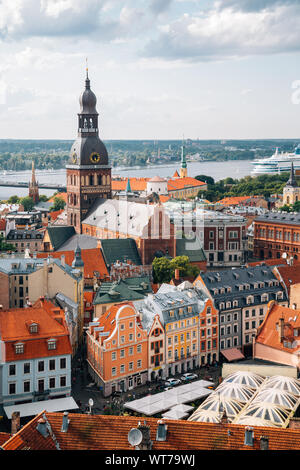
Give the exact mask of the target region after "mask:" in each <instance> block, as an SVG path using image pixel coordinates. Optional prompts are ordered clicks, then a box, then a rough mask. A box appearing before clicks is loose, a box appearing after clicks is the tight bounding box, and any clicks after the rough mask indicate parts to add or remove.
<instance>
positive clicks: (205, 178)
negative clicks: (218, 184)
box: [195, 175, 215, 185]
mask: <svg viewBox="0 0 300 470" xmlns="http://www.w3.org/2000/svg"><path fill="white" fill-rule="evenodd" d="M195 179H196V180H198V181H203V183H204V182H206V183H207V184H211V185H212V184H215V180H214V179H213V178H212V177H211V176H206V175H198V176H195Z"/></svg>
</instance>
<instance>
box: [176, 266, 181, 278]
mask: <svg viewBox="0 0 300 470" xmlns="http://www.w3.org/2000/svg"><path fill="white" fill-rule="evenodd" d="M179 277H180V276H179V269H178V268H176V269H175V279H176V280H179Z"/></svg>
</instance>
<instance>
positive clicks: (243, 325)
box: [194, 265, 288, 354]
mask: <svg viewBox="0 0 300 470" xmlns="http://www.w3.org/2000/svg"><path fill="white" fill-rule="evenodd" d="M194 284H195V285H196V286H198V287H199V288H201V289H204V290H205V291H206V293H207V295H209V296H210V298H211V299H212V300H213V301H214V305H215V308H217V309H218V311H219V347H220V352H221V353H222V351H225V350H228V349H232V348H238V349H240V350H242V351H244V352H245V354H251V344H252V338H253V337H254V336H255V334H256V331H257V328H258V327H259V325H261V323H262V322H263V319H264V317H265V315H266V312H267V306H268V303H269V302H270V301H271V300H276V301H278V302H279V303H280V304H282V305H287V304H288V298H287V295H286V293H285V290H284V288H283V287H282V286H281V284H280V282H279V280H278V279H277V278H276V276H275V275H274V274H273V271H272V268H271V267H270V266H267V265H265V266H254V267H247V268H246V267H244V268H235V269H224V270H220V271H218V272H216V271H210V272H206V273H201V274H199V276H198V277H197V279H196V280H195V283H194ZM225 354H226V353H225Z"/></svg>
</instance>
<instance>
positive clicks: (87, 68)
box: [85, 57, 89, 78]
mask: <svg viewBox="0 0 300 470" xmlns="http://www.w3.org/2000/svg"><path fill="white" fill-rule="evenodd" d="M85 63H86V68H85V69H86V78H89V75H88V72H89V66H88V58H87V57H86V58H85Z"/></svg>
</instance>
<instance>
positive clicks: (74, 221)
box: [74, 214, 76, 227]
mask: <svg viewBox="0 0 300 470" xmlns="http://www.w3.org/2000/svg"><path fill="white" fill-rule="evenodd" d="M74 225H75V227H76V214H74Z"/></svg>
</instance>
